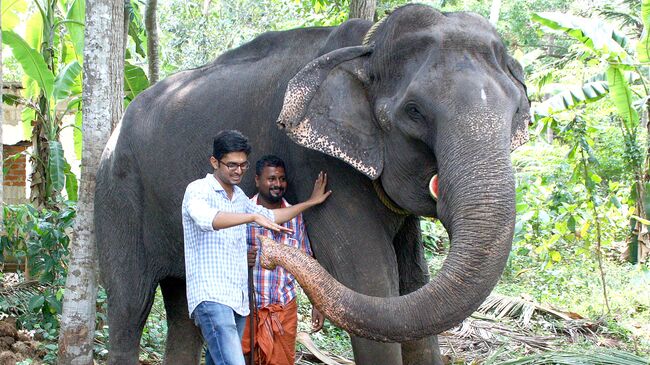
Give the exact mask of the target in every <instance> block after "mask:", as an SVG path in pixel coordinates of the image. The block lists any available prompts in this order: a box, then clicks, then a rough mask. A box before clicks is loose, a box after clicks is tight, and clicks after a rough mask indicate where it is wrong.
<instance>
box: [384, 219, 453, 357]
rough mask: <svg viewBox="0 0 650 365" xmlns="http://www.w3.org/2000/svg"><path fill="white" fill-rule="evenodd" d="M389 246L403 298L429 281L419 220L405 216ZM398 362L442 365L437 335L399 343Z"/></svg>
mask: <svg viewBox="0 0 650 365" xmlns="http://www.w3.org/2000/svg"><path fill="white" fill-rule="evenodd" d="M393 243H394V245H395V254H396V256H397V267H398V271H399V285H400V287H399V294H400V295H406V294H408V293H411V292H413V291H416V290H418V289H419V288H420V287H422V286H424V285H425V284H426V283H428V282H429V269H428V266H427V262H426V259H425V256H424V246H423V245H422V234H421V233H420V219H419V218H418V217H415V216H409V217H407V218H406V219H405V221H404V223H403V224H402V227H401V228H400V230H399V231H398V233H397V235H396V236H395V238H394V240H393ZM402 361H403V365H442V359H441V357H440V347H439V346H438V336H430V337H425V338H423V339H420V340H417V341H410V342H405V343H403V344H402Z"/></svg>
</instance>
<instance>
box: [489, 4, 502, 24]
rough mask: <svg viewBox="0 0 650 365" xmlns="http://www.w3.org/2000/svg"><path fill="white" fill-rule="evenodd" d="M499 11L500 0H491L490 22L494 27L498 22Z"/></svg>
mask: <svg viewBox="0 0 650 365" xmlns="http://www.w3.org/2000/svg"><path fill="white" fill-rule="evenodd" d="M500 13H501V0H492V6H491V7H490V24H492V25H493V26H494V27H495V28H496V27H497V23H498V22H499V14H500Z"/></svg>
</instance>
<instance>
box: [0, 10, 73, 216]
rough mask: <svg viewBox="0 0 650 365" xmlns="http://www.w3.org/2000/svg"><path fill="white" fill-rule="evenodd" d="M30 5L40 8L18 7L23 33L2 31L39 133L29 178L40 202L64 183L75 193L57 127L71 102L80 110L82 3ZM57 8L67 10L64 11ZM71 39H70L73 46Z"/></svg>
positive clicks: (46, 201) (28, 116)
mask: <svg viewBox="0 0 650 365" xmlns="http://www.w3.org/2000/svg"><path fill="white" fill-rule="evenodd" d="M16 3H20V1H17V2H16ZM34 5H36V7H37V9H38V12H34V13H32V14H28V13H26V10H27V9H24V8H23V9H22V10H23V11H25V13H24V14H22V16H25V17H28V19H29V20H28V23H29V27H28V29H27V30H26V32H25V34H24V37H22V36H20V35H19V34H18V33H16V32H13V31H3V33H2V34H3V37H2V38H3V39H2V40H3V43H5V44H7V45H8V46H10V47H11V49H12V54H13V56H14V57H15V58H16V59H17V60H18V62H19V64H20V66H21V68H22V70H23V72H24V73H25V76H26V78H25V79H24V81H23V85H24V86H25V96H24V97H25V101H24V102H23V103H22V104H23V105H24V106H25V107H26V108H29V109H31V113H30V114H25V113H23V116H24V117H26V120H25V122H26V123H28V124H29V125H30V126H31V125H32V124H33V125H34V127H33V128H32V131H33V132H32V134H33V135H36V136H37V138H36V141H35V143H36V146H37V148H36V151H35V153H34V156H33V159H32V161H33V162H34V170H35V172H34V175H33V177H32V183H33V186H35V187H36V190H33V192H32V198H33V199H37V200H38V202H39V204H44V205H48V206H52V204H54V202H56V201H57V200H58V198H57V197H58V196H59V194H60V193H61V192H62V191H63V189H64V187H65V188H66V190H67V191H68V192H69V197H76V195H77V193H76V191H74V192H73V191H72V190H73V187H74V186H75V184H76V178H74V179H72V176H71V173H70V172H68V173H67V174H66V172H65V166H66V165H67V162H66V161H65V158H64V155H63V149H62V146H61V144H60V142H59V133H60V131H61V129H62V119H63V116H64V115H65V114H66V113H67V112H69V111H73V110H74V107H76V110H77V112H80V103H79V100H80V95H81V63H80V62H81V54H82V48H81V47H82V46H83V17H84V15H85V14H84V9H85V5H83V1H82V0H72V1H71V2H70V3H65V2H62V3H59V2H58V1H47V2H44V3H41V2H39V1H36V2H34ZM66 6H67V7H66ZM61 14H66V17H63V16H61ZM3 16H4V13H3ZM66 30H67V32H66ZM69 44H72V45H73V48H72V49H71V50H70V49H69V46H68V45H69ZM72 55H73V56H72ZM34 85H36V87H34ZM60 103H64V104H65V112H64V113H57V105H58V104H60ZM66 175H67V176H69V177H70V179H68V180H69V181H70V184H69V185H68V186H66V185H65V183H66V178H65V177H66ZM70 193H72V194H70Z"/></svg>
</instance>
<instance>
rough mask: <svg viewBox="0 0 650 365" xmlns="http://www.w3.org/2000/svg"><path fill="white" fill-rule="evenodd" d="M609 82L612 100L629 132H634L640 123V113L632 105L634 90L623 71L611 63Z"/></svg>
mask: <svg viewBox="0 0 650 365" xmlns="http://www.w3.org/2000/svg"><path fill="white" fill-rule="evenodd" d="M607 82H608V84H609V89H610V93H611V95H612V100H613V101H614V105H615V106H616V110H617V111H618V113H619V115H620V116H621V117H622V118H623V120H624V122H625V123H624V124H625V128H626V130H627V132H628V133H633V130H634V129H635V128H636V126H637V125H638V124H639V114H638V113H637V112H636V110H634V108H633V107H632V101H633V98H632V91H631V90H630V87H629V85H628V84H627V81H626V80H625V77H624V75H623V71H622V70H621V69H620V68H618V67H616V66H615V65H610V67H609V68H608V69H607Z"/></svg>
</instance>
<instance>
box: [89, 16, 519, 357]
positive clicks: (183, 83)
mask: <svg viewBox="0 0 650 365" xmlns="http://www.w3.org/2000/svg"><path fill="white" fill-rule="evenodd" d="M528 113H529V101H528V99H527V97H526V90H525V86H524V82H523V74H522V70H521V67H520V66H519V64H518V63H517V62H516V61H515V60H514V59H513V58H511V57H510V56H509V55H508V54H507V53H506V50H505V47H504V45H503V43H502V42H501V40H500V39H499V37H498V35H497V34H496V32H495V30H494V28H493V27H492V26H490V25H489V23H488V22H487V21H486V20H485V19H483V18H481V17H479V16H477V15H474V14H470V13H441V12H439V11H437V10H434V9H433V8H431V7H428V6H424V5H408V6H404V7H401V8H398V9H396V10H395V11H394V12H392V13H391V14H390V15H389V16H387V17H386V19H385V20H384V21H382V22H381V23H378V24H376V25H375V26H373V24H372V23H371V22H368V21H361V20H350V21H347V22H345V23H343V24H341V25H340V26H338V27H327V28H308V29H295V30H290V31H284V32H269V33H265V34H262V35H260V36H259V37H257V38H255V39H254V40H252V41H251V42H249V43H247V44H245V45H243V46H241V47H239V48H236V49H233V50H231V51H228V52H226V53H224V54H223V55H221V56H220V57H219V58H217V59H216V60H215V61H214V62H213V63H211V64H208V65H206V66H203V67H200V68H197V69H193V70H189V71H184V72H180V73H178V74H175V75H173V76H171V77H169V78H167V79H165V80H163V81H161V82H159V83H157V84H156V85H155V86H153V87H152V88H150V89H148V90H146V91H145V92H143V93H142V94H140V95H139V96H138V97H137V98H136V99H135V100H134V101H133V102H132V103H131V105H130V106H129V108H128V109H127V111H126V113H125V115H124V118H123V120H122V123H121V124H120V125H119V126H118V129H117V130H116V131H115V133H114V135H113V136H112V137H111V139H110V141H109V144H108V145H107V147H106V150H105V152H104V155H103V160H102V162H101V167H100V169H99V172H98V175H97V190H96V196H95V199H96V200H95V224H96V235H97V246H98V253H99V259H100V273H101V280H102V283H103V285H104V286H105V288H106V289H107V292H108V320H109V325H110V330H109V331H110V350H109V364H120V365H125V364H126V365H130V364H137V358H138V344H139V340H140V336H141V332H142V329H143V326H144V324H145V320H146V318H147V315H148V313H149V310H150V309H151V305H152V301H153V297H154V294H155V291H156V288H157V286H158V285H160V288H161V291H162V294H163V297H164V302H165V308H166V312H167V321H168V334H167V343H166V351H165V363H166V364H198V363H199V357H200V350H201V345H202V340H201V337H200V335H199V332H198V330H197V328H196V327H195V326H194V324H193V323H192V321H191V320H190V319H189V316H188V313H187V303H186V298H185V281H184V275H185V271H184V260H183V242H182V237H183V235H182V227H181V200H182V197H183V192H184V190H185V187H186V186H187V184H188V183H189V182H191V181H192V180H195V179H197V178H200V177H202V176H204V175H205V173H206V172H209V171H211V170H210V165H209V161H208V158H209V154H210V146H211V141H212V138H213V136H214V135H216V134H217V133H218V132H219V131H220V130H223V129H238V130H240V131H241V132H242V133H244V134H245V135H247V136H248V137H249V139H250V142H251V144H252V146H254V150H253V153H252V154H251V156H249V158H250V160H251V161H255V160H256V159H257V158H258V157H259V156H261V155H262V154H266V153H273V154H276V155H279V156H282V157H283V158H284V159H285V160H286V161H287V163H288V178H289V182H290V184H291V185H292V189H291V190H292V192H293V196H289V197H288V198H289V200H294V201H303V200H305V199H306V198H307V197H309V194H310V193H311V185H312V182H313V178H314V177H315V176H316V175H317V173H318V172H319V171H320V170H324V171H327V173H328V176H329V182H330V183H329V186H330V188H331V190H332V191H333V194H332V195H331V196H330V198H329V199H328V200H327V201H326V202H325V203H324V204H323V205H321V206H319V207H316V208H314V209H312V210H311V211H309V212H307V213H306V214H305V218H306V220H307V226H308V233H309V236H310V238H311V241H312V245H313V248H314V252H315V256H316V257H317V259H318V262H319V264H320V265H322V266H323V267H324V268H325V269H326V270H327V272H328V273H329V274H331V277H329V275H326V274H324V272H323V271H319V270H318V265H315V264H312V263H309V264H308V265H307V266H305V267H301V266H300V265H298V266H297V268H295V270H294V271H296V272H295V274H296V275H297V276H298V277H300V278H301V280H302V281H303V282H302V284H303V285H304V286H305V288H306V289H308V291H309V295H310V297H311V299H312V300H313V301H314V304H315V305H316V306H317V307H319V308H322V309H323V310H324V311H325V313H327V315H328V316H329V317H330V318H332V320H334V321H335V322H336V323H337V324H338V325H340V326H342V327H343V328H345V329H347V330H348V331H350V332H351V333H352V334H353V336H352V346H353V350H354V357H355V361H356V363H357V364H360V365H364V364H369V365H382V364H386V365H399V364H418V365H422V364H432V363H439V361H440V359H439V351H438V346H437V339H436V336H435V335H436V334H438V333H440V332H441V331H444V330H445V329H448V328H450V327H451V326H453V325H455V324H457V323H459V322H460V321H462V320H463V319H464V318H465V317H467V316H468V315H469V314H471V313H472V311H474V310H475V309H476V308H477V307H478V306H479V305H480V303H481V302H482V301H483V300H484V298H485V297H486V296H487V295H488V294H489V293H490V291H491V290H492V288H493V287H494V285H495V284H496V283H497V281H498V279H499V277H500V275H501V272H502V270H503V267H504V265H505V262H506V259H507V257H508V253H509V250H510V246H511V241H512V235H513V228H514V221H515V211H514V206H515V203H514V199H515V194H514V177H513V171H512V168H511V163H510V151H511V149H513V148H515V147H517V146H518V145H519V144H521V143H523V142H524V141H525V140H526V137H527V134H526V131H527V125H528ZM276 121H277V123H276ZM276 124H277V125H276ZM278 126H280V128H278ZM431 183H434V185H437V186H438V188H437V189H435V188H434V190H435V192H436V193H437V200H434V199H432V198H431V196H430V194H429V190H430V189H429V185H430V184H431ZM242 187H243V188H244V191H246V192H247V193H251V192H253V179H252V176H251V174H249V175H248V176H246V178H245V179H244V182H243V183H242ZM418 216H435V217H437V218H438V219H440V220H441V221H442V223H443V224H444V226H445V228H446V229H447V231H448V232H449V235H450V237H451V240H452V244H451V249H450V252H449V255H448V257H447V259H446V260H445V262H444V265H443V267H442V268H441V270H440V271H439V272H438V274H437V275H436V277H435V278H433V279H432V280H431V281H430V280H429V279H430V278H429V273H428V269H427V265H426V262H425V259H424V254H423V247H422V242H421V236H420V229H419V219H418ZM269 247H271V246H270V245H269ZM272 251H273V250H272V249H270V250H269V255H270V256H273V253H272ZM276 256H277V254H276ZM284 257H285V258H288V259H285V262H284V263H283V264H286V265H287V266H291V262H288V261H291V260H292V258H291V257H292V256H290V255H289V256H284ZM276 259H280V260H281V259H282V258H281V257H280V258H278V257H276ZM335 281H338V282H340V283H342V284H343V285H344V286H345V287H341V286H338V284H336V283H335ZM331 288H334V289H332V290H330V289H331ZM381 341H389V342H381Z"/></svg>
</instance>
